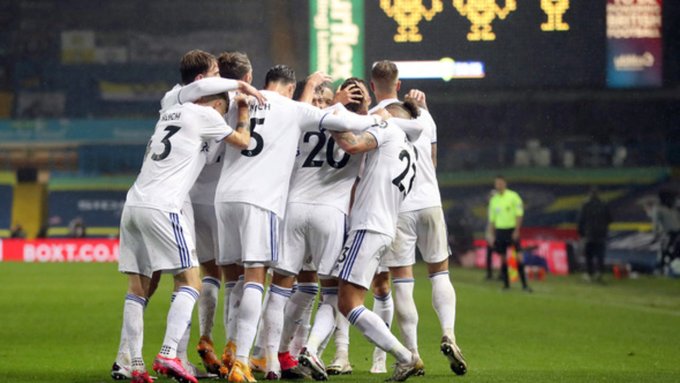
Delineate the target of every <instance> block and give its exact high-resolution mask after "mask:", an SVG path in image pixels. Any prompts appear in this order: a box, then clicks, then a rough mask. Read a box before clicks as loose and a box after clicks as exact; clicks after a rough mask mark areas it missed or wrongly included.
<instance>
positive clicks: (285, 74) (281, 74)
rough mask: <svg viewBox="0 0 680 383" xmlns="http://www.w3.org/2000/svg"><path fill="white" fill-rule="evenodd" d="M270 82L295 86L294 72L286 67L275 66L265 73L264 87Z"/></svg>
mask: <svg viewBox="0 0 680 383" xmlns="http://www.w3.org/2000/svg"><path fill="white" fill-rule="evenodd" d="M272 82H281V83H284V84H286V85H287V84H295V71H294V70H293V69H292V68H291V67H289V66H287V65H275V66H273V67H272V68H271V69H269V70H268V71H267V75H266V76H265V78H264V86H265V87H266V86H267V85H269V84H270V83H272Z"/></svg>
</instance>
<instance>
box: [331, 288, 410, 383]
mask: <svg viewBox="0 0 680 383" xmlns="http://www.w3.org/2000/svg"><path fill="white" fill-rule="evenodd" d="M366 291H367V289H366V288H365V287H363V286H359V285H356V284H353V283H351V282H348V281H344V280H341V281H340V288H339V291H338V295H339V296H338V308H339V310H340V312H341V313H342V314H343V315H344V316H345V317H347V319H348V320H349V322H350V323H351V324H352V325H354V326H356V327H357V329H359V331H361V333H362V334H363V335H364V336H365V337H366V338H367V339H368V340H369V341H370V342H371V343H373V344H375V345H376V346H378V347H380V348H381V349H383V350H384V351H386V352H389V353H390V354H392V355H393V356H394V357H395V358H396V359H397V366H396V367H395V371H394V375H393V377H392V379H393V380H396V381H402V380H406V379H407V378H408V377H409V376H411V375H413V374H415V373H416V371H417V370H419V369H422V368H423V363H422V361H421V360H420V358H418V357H417V356H416V355H414V354H413V353H411V351H409V350H408V349H407V348H406V347H404V346H403V345H402V344H401V343H400V342H399V340H397V338H396V337H395V336H394V335H393V334H392V332H391V331H390V330H389V329H388V328H387V327H386V326H385V323H384V322H383V321H382V319H381V318H380V317H379V316H378V315H377V314H375V313H374V312H372V311H371V310H369V309H367V308H366V307H364V305H363V302H364V297H365V295H366Z"/></svg>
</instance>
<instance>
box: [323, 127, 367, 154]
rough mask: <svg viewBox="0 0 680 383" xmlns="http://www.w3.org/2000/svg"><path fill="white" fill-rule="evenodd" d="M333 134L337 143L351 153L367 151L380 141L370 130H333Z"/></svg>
mask: <svg viewBox="0 0 680 383" xmlns="http://www.w3.org/2000/svg"><path fill="white" fill-rule="evenodd" d="M331 135H332V136H333V139H334V140H335V143H336V144H338V146H340V148H342V150H344V151H345V152H346V153H348V154H349V155H354V154H358V153H365V152H368V151H370V150H373V149H375V148H377V147H378V141H377V140H376V139H375V136H374V135H373V134H372V133H370V132H361V133H359V134H355V133H353V132H333V131H331Z"/></svg>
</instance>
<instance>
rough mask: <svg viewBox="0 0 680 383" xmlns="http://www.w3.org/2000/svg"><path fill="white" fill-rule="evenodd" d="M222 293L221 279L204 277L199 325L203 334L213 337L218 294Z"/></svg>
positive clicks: (199, 308)
mask: <svg viewBox="0 0 680 383" xmlns="http://www.w3.org/2000/svg"><path fill="white" fill-rule="evenodd" d="M219 293H220V280H219V279H217V278H213V277H203V281H202V283H201V296H200V297H199V298H198V327H199V331H200V334H201V336H207V337H208V338H210V339H212V329H213V326H214V324H215V311H216V309H217V296H218V294H219Z"/></svg>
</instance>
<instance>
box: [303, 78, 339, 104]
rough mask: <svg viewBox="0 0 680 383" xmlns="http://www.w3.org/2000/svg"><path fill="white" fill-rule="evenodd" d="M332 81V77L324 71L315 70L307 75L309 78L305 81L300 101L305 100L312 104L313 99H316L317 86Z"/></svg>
mask: <svg viewBox="0 0 680 383" xmlns="http://www.w3.org/2000/svg"><path fill="white" fill-rule="evenodd" d="M329 81H332V79H331V77H330V76H329V75H327V74H325V73H323V72H320V71H319V72H314V73H312V74H311V75H309V76H308V77H307V80H306V81H305V89H304V90H303V91H302V95H300V100H299V101H300V102H304V103H307V104H311V103H312V100H314V93H315V92H316V88H317V87H318V86H319V85H321V84H323V83H324V82H329Z"/></svg>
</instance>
